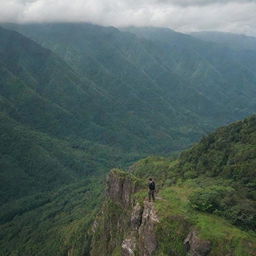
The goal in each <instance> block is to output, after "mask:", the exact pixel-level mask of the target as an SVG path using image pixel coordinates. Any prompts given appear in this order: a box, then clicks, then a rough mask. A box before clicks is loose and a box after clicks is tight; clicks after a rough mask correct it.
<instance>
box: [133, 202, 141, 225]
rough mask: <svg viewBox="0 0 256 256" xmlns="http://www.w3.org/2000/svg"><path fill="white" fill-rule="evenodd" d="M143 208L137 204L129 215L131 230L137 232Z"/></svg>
mask: <svg viewBox="0 0 256 256" xmlns="http://www.w3.org/2000/svg"><path fill="white" fill-rule="evenodd" d="M142 214H143V207H142V206H141V205H140V204H139V203H137V204H136V205H135V206H134V208H133V210H132V215H131V227H132V229H133V230H138V229H139V227H140V225H141V222H142Z"/></svg>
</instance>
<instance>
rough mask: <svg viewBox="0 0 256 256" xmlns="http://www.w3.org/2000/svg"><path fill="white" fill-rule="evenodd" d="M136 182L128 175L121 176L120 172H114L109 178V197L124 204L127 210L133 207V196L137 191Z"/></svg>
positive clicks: (107, 190) (107, 192)
mask: <svg viewBox="0 0 256 256" xmlns="http://www.w3.org/2000/svg"><path fill="white" fill-rule="evenodd" d="M137 189H138V188H137V187H136V182H134V181H132V180H131V177H129V176H128V175H127V176H125V175H120V174H119V173H118V171H115V170H114V171H112V172H110V174H109V175H108V178H107V189H106V194H107V197H108V198H110V199H111V200H113V201H114V202H118V203H120V204H122V205H123V206H124V207H125V208H128V207H130V206H131V205H132V199H131V196H132V194H133V193H135V192H136V191H137Z"/></svg>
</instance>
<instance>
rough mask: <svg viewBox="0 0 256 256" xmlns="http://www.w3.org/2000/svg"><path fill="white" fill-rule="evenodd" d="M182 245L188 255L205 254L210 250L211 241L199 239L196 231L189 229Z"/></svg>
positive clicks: (202, 255)
mask: <svg viewBox="0 0 256 256" xmlns="http://www.w3.org/2000/svg"><path fill="white" fill-rule="evenodd" d="M184 245H185V247H186V249H187V252H188V255H190V256H207V255H208V254H209V253H210V251H211V242H210V241H207V240H202V239H200V238H199V237H198V235H197V233H196V231H191V232H190V233H189V234H188V236H187V238H186V239H185V241H184Z"/></svg>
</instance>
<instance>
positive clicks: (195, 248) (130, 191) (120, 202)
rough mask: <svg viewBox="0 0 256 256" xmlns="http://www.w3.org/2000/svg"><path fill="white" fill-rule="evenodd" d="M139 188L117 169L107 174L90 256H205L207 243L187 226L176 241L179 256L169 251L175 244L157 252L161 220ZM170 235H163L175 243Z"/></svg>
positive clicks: (207, 251) (171, 231)
mask: <svg viewBox="0 0 256 256" xmlns="http://www.w3.org/2000/svg"><path fill="white" fill-rule="evenodd" d="M143 187H145V186H144V185H143V183H142V182H141V181H140V180H139V179H137V178H136V177H135V176H133V175H132V174H129V173H127V172H123V171H120V170H117V169H115V170H112V171H111V172H110V174H109V176H108V178H107V188H106V199H105V203H104V205H103V206H102V209H101V211H100V213H99V214H98V216H97V217H96V220H95V222H94V225H93V228H92V230H93V239H92V250H91V256H99V255H100V256H153V255H155V256H156V255H168V256H169V255H173V256H176V255H179V256H186V255H190V256H207V255H209V253H210V251H211V243H210V242H209V241H207V240H203V239H200V236H199V234H198V233H197V232H196V231H195V230H193V229H192V228H193V227H192V225H191V224H186V225H185V224H184V228H183V229H184V231H182V232H184V238H183V239H185V240H181V241H180V242H181V246H183V249H182V250H180V251H182V253H181V254H180V253H178V254H177V252H176V248H175V246H174V247H172V246H173V245H175V243H173V244H172V245H167V246H165V248H164V249H163V251H161V250H162V249H161V248H160V247H161V246H160V242H161V235H160V236H159V233H158V232H159V226H160V225H161V220H160V218H159V216H158V214H157V211H156V208H155V203H151V202H148V201H147V200H143V197H145V196H146V191H145V190H141V189H143ZM159 200H160V199H159ZM170 221H172V222H175V223H182V221H183V220H182V218H181V217H177V218H172V219H170ZM185 226H186V227H188V228H187V229H186V228H185ZM161 228H163V227H161ZM164 228H165V229H166V228H168V227H164ZM173 232H176V231H175V230H169V231H168V232H167V233H169V234H172V237H174V240H175V239H176V238H175V234H173ZM178 232H181V229H180V230H179V231H178ZM175 241H176V240H175ZM183 243H184V245H182V244H183Z"/></svg>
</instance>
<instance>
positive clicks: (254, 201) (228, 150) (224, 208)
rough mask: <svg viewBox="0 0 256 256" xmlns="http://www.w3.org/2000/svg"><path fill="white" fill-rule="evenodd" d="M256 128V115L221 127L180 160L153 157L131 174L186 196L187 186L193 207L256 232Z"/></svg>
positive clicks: (134, 167) (140, 162)
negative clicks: (150, 177)
mask: <svg viewBox="0 0 256 256" xmlns="http://www.w3.org/2000/svg"><path fill="white" fill-rule="evenodd" d="M255 128H256V116H252V117H250V118H247V119H245V120H243V121H240V122H237V123H233V124H231V125H229V126H227V127H223V128H219V129H217V130H216V132H214V133H212V134H210V135H208V136H206V137H204V138H203V139H202V140H201V141H200V142H199V143H198V144H196V145H195V146H193V147H192V148H191V149H189V150H187V151H184V152H183V153H181V155H180V157H179V158H177V159H176V160H173V159H168V158H163V157H149V158H146V159H144V160H141V161H139V162H138V163H136V164H134V166H132V167H131V170H132V172H133V173H134V174H135V175H137V176H139V177H141V178H146V177H149V176H153V177H155V178H156V179H158V180H159V181H158V183H159V187H160V190H161V187H164V188H165V187H166V186H167V187H169V186H174V187H177V189H179V190H180V192H181V193H183V192H182V190H183V186H184V193H186V190H188V191H187V192H188V194H187V196H188V199H189V200H190V204H191V207H192V208H195V209H197V210H199V211H202V212H206V213H211V214H215V215H218V216H221V217H224V218H226V219H227V220H228V221H229V222H230V223H232V224H234V225H237V226H239V227H240V228H242V229H247V230H255V228H256V218H255V216H256V197H255V196H256V194H255V188H256V187H255V186H256V183H255V182H256V180H255V159H256V146H255V145H256V141H255V139H256V132H255V131H256V129H255ZM192 192H193V193H192Z"/></svg>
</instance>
